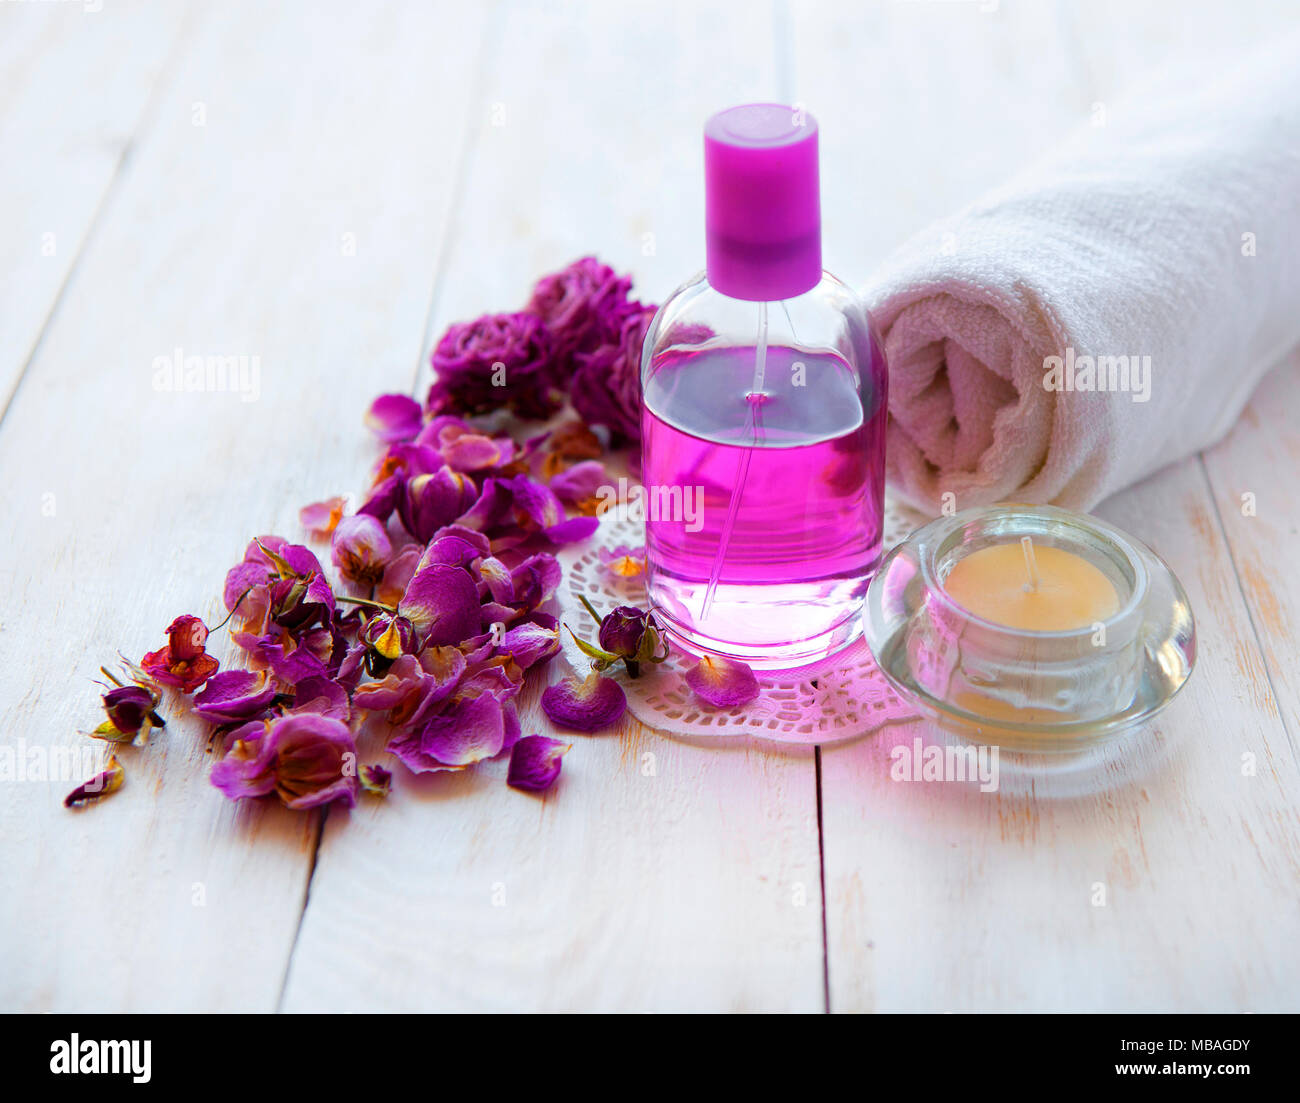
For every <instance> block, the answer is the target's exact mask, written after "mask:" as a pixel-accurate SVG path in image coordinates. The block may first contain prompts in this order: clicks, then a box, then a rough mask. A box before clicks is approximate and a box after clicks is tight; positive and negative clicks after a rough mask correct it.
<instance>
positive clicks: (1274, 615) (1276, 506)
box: [1203, 353, 1300, 753]
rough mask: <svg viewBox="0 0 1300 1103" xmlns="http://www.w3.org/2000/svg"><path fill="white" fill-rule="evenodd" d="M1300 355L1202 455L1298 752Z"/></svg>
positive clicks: (1278, 372) (1265, 385)
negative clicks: (1297, 484)
mask: <svg viewBox="0 0 1300 1103" xmlns="http://www.w3.org/2000/svg"><path fill="white" fill-rule="evenodd" d="M1297 425H1300V354H1295V353H1293V354H1292V355H1291V356H1290V357H1288V358H1287V361H1286V362H1285V363H1284V364H1283V365H1282V366H1281V367H1279V368H1278V369H1277V370H1275V371H1274V372H1273V373H1272V374H1271V375H1269V376H1267V377H1266V378H1265V380H1264V382H1263V383H1262V384H1261V385H1260V388H1259V391H1258V392H1257V393H1256V394H1255V396H1254V398H1252V399H1251V400H1250V403H1249V404H1248V405H1247V406H1246V409H1245V411H1244V412H1243V413H1242V416H1241V420H1240V421H1239V422H1238V423H1237V426H1236V427H1235V428H1234V429H1233V431H1232V432H1231V433H1230V434H1229V435H1228V437H1227V438H1226V439H1225V440H1223V441H1222V442H1221V443H1220V444H1219V445H1218V446H1217V447H1215V448H1211V449H1209V450H1208V451H1207V452H1206V453H1205V454H1204V457H1203V458H1204V462H1205V469H1206V472H1207V474H1208V476H1209V479H1210V485H1211V487H1212V489H1213V493H1214V501H1215V505H1216V506H1217V509H1218V517H1217V519H1218V520H1219V521H1220V522H1221V523H1222V525H1223V527H1224V531H1225V533H1226V535H1227V538H1228V547H1229V549H1230V551H1231V552H1232V559H1233V565H1234V567H1235V568H1236V572H1237V578H1238V581H1239V583H1240V586H1241V591H1242V596H1243V597H1244V599H1245V602H1246V607H1247V609H1249V611H1250V619H1251V625H1252V627H1253V629H1254V635H1255V639H1256V640H1257V641H1258V643H1259V646H1260V647H1261V649H1262V650H1263V653H1264V662H1265V665H1266V666H1267V668H1268V675H1269V684H1270V686H1271V687H1272V689H1273V691H1274V693H1276V695H1277V698H1278V706H1279V708H1280V709H1281V712H1282V718H1283V720H1284V722H1285V723H1286V726H1287V732H1288V734H1289V736H1290V739H1291V746H1292V748H1293V749H1296V750H1297V751H1298V753H1300V640H1297V637H1296V630H1295V626H1296V625H1297V624H1300V581H1298V580H1297V578H1296V572H1295V569H1294V565H1295V563H1296V561H1297V556H1298V555H1300V501H1298V500H1297V498H1296V473H1297V471H1298V470H1300V432H1297V429H1296V426H1297Z"/></svg>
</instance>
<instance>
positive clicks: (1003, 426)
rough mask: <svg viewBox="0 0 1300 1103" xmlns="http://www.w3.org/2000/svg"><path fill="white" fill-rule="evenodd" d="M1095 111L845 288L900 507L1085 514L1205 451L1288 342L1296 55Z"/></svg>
mask: <svg viewBox="0 0 1300 1103" xmlns="http://www.w3.org/2000/svg"><path fill="white" fill-rule="evenodd" d="M1166 87H1168V85H1167V86H1166ZM1108 114H1109V117H1108V118H1106V119H1105V121H1104V125H1099V126H1092V125H1089V126H1085V127H1084V128H1083V129H1082V131H1081V133H1079V134H1078V135H1076V136H1074V137H1073V138H1072V139H1071V140H1070V141H1068V142H1067V143H1066V144H1065V145H1064V146H1063V147H1061V148H1060V149H1058V150H1056V151H1055V152H1054V153H1052V154H1050V155H1049V156H1048V157H1047V158H1046V159H1045V160H1043V161H1041V162H1040V163H1038V164H1037V165H1035V166H1033V167H1032V168H1030V169H1029V170H1028V171H1027V172H1025V173H1024V174H1022V175H1021V176H1020V177H1018V178H1017V179H1015V180H1014V181H1012V182H1011V183H1010V184H1008V185H1006V186H1005V187H1002V188H1000V189H998V190H997V191H995V192H993V193H992V194H990V195H988V196H986V197H985V198H983V199H982V200H980V201H979V202H977V203H975V204H973V205H972V206H970V207H968V208H967V209H965V210H964V211H962V212H960V213H958V214H957V215H955V216H953V217H952V218H949V219H946V220H944V221H942V222H939V223H937V224H935V225H933V226H931V227H930V228H929V229H927V230H925V231H924V232H923V233H921V234H919V235H917V236H916V237H914V238H913V239H912V240H911V241H909V242H908V243H907V244H905V245H904V246H903V247H902V248H901V249H900V250H899V251H898V252H897V253H895V254H894V255H893V256H892V257H891V258H890V259H889V260H888V261H887V262H886V263H885V264H884V266H883V267H882V268H881V269H880V270H879V271H878V272H877V273H876V275H875V276H874V277H873V279H872V281H871V284H870V285H869V286H868V288H867V289H866V297H867V300H868V302H869V303H870V304H871V308H872V314H873V316H874V318H875V321H876V324H877V325H878V326H879V327H880V330H881V333H882V335H883V340H884V346H885V351H886V354H887V357H888V360H889V368H890V400H889V405H890V425H889V439H888V449H889V450H888V469H889V477H890V481H891V483H892V484H893V485H894V487H895V489H896V490H897V491H898V492H899V493H900V494H901V495H902V497H903V498H905V499H906V500H907V501H909V502H910V503H911V504H913V505H915V506H917V507H919V508H922V509H928V510H932V511H939V510H940V509H942V508H943V507H944V506H945V505H950V506H955V507H956V508H959V509H960V508H965V507H966V506H971V505H978V504H982V503H987V502H993V501H998V500H1006V499H1009V500H1019V501H1032V502H1051V503H1053V504H1056V505H1062V506H1066V507H1069V508H1074V509H1087V508H1089V507H1090V506H1092V505H1093V504H1094V503H1096V502H1097V501H1099V500H1101V499H1102V498H1104V497H1106V496H1107V495H1108V494H1111V493H1113V492H1114V491H1116V490H1119V489H1121V488H1122V487H1125V486H1127V485H1129V484H1130V483H1133V482H1136V481H1137V480H1139V479H1141V478H1143V477H1144V476H1146V475H1148V474H1150V473H1151V472H1153V471H1155V470H1157V469H1158V468H1160V467H1162V466H1164V465H1165V464H1166V463H1169V462H1171V461H1172V460H1175V459H1179V458H1181V457H1183V456H1186V455H1189V454H1191V453H1193V452H1195V451H1197V450H1199V449H1201V448H1204V447H1206V446H1207V445H1210V444H1212V443H1213V442H1214V441H1215V440H1217V439H1218V438H1219V437H1221V436H1222V435H1223V434H1224V433H1225V432H1227V430H1228V428H1229V427H1230V426H1231V425H1232V423H1233V421H1234V420H1235V419H1236V418H1237V416H1238V415H1239V414H1240V413H1241V409H1242V407H1243V406H1244V405H1245V403H1246V401H1247V399H1248V398H1249V397H1250V394H1251V392H1252V391H1253V390H1254V388H1255V385H1256V384H1257V383H1258V382H1259V380H1260V378H1261V377H1262V376H1263V374H1264V373H1265V372H1266V371H1267V369H1268V368H1269V367H1271V366H1272V365H1273V364H1275V363H1276V362H1277V360H1278V359H1279V358H1280V357H1281V356H1282V355H1284V354H1285V353H1286V352H1287V351H1288V350H1289V349H1291V348H1293V347H1294V346H1295V345H1296V344H1298V343H1300V37H1293V38H1290V39H1287V40H1283V41H1281V42H1279V43H1277V44H1275V45H1273V46H1271V47H1269V48H1267V49H1265V50H1264V51H1262V52H1260V53H1259V54H1257V55H1254V56H1252V57H1250V58H1249V59H1248V60H1247V61H1246V62H1245V63H1244V64H1243V65H1241V66H1240V67H1239V68H1237V69H1234V70H1233V71H1231V72H1229V73H1227V74H1224V75H1222V76H1220V77H1218V78H1215V77H1214V76H1213V75H1212V74H1200V75H1197V76H1195V77H1194V79H1193V78H1188V79H1185V80H1184V81H1183V82H1181V84H1180V83H1179V82H1177V81H1174V82H1173V91H1168V90H1167V91H1165V92H1164V93H1161V94H1148V95H1147V96H1146V98H1144V99H1135V100H1130V101H1129V102H1128V103H1127V104H1126V105H1122V106H1121V105H1116V107H1115V108H1114V109H1112V110H1111V111H1110V112H1109V113H1108ZM1051 358H1057V359H1051ZM1099 369H1100V370H1099ZM1089 385H1091V386H1092V387H1093V388H1094V389H1092V390H1088V389H1085V388H1087V387H1088V386H1089ZM1049 386H1059V387H1061V388H1063V389H1049ZM1112 386H1115V387H1123V386H1126V387H1127V389H1109V388H1111V387H1112ZM1070 387H1072V388H1073V389H1064V388H1070ZM1101 387H1106V388H1108V389H1100V388H1101ZM946 493H951V495H952V496H953V497H952V498H950V499H945V497H944V495H945V494H946Z"/></svg>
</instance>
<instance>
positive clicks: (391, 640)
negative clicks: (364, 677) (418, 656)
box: [357, 613, 419, 674]
mask: <svg viewBox="0 0 1300 1103" xmlns="http://www.w3.org/2000/svg"><path fill="white" fill-rule="evenodd" d="M357 639H358V640H359V641H360V642H361V643H363V644H365V645H366V648H367V649H368V653H367V656H366V660H367V669H368V670H369V671H370V673H371V674H377V673H379V672H380V670H386V669H387V667H388V664H389V663H391V662H392V661H393V660H394V659H396V658H397V657H398V656H399V655H414V654H415V652H416V651H417V650H419V647H418V642H419V641H418V640H417V639H416V637H415V626H414V625H413V624H412V623H411V622H410V621H409V620H408V619H407V618H406V617H403V616H396V615H394V614H391V613H376V614H375V615H374V616H373V617H371V618H370V619H369V620H368V621H367V622H366V626H365V627H364V628H362V629H361V632H360V633H359V634H358V636H357Z"/></svg>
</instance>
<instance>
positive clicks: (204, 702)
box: [194, 670, 276, 724]
mask: <svg viewBox="0 0 1300 1103" xmlns="http://www.w3.org/2000/svg"><path fill="white" fill-rule="evenodd" d="M275 695H276V688H275V686H274V684H272V682H271V680H270V679H269V678H268V677H267V675H266V671H264V670H263V671H252V670H226V671H223V672H222V673H220V674H214V675H213V676H212V677H211V678H210V679H208V684H207V685H206V686H204V687H203V690H202V692H201V693H197V694H195V695H194V711H195V713H196V714H197V715H199V716H201V717H203V719H204V720H207V721H208V722H209V723H213V724H243V723H247V722H248V721H249V720H253V719H255V718H257V717H259V716H261V715H262V713H264V712H265V711H266V710H267V709H268V708H270V707H271V702H272V701H274V700H275Z"/></svg>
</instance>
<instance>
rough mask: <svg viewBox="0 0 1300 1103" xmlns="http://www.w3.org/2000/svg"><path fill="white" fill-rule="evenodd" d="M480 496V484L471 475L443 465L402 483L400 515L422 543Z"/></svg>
mask: <svg viewBox="0 0 1300 1103" xmlns="http://www.w3.org/2000/svg"><path fill="white" fill-rule="evenodd" d="M477 499H478V487H477V486H475V485H474V480H473V479H471V478H470V477H469V476H468V475H462V474H461V473H460V472H459V471H453V470H452V469H451V468H450V467H446V466H443V467H441V468H439V469H438V470H437V471H436V472H434V473H433V474H432V475H416V476H414V477H413V478H410V479H407V480H406V482H405V483H403V484H402V489H401V493H400V494H399V495H398V497H397V516H398V517H399V518H401V521H402V525H403V527H404V528H405V529H406V531H407V532H409V533H410V534H411V535H412V536H414V537H415V539H416V540H418V541H419V542H420V543H421V544H427V543H428V542H429V541H430V540H431V539H432V538H433V534H434V533H436V532H437V531H438V530H439V529H440V528H442V527H443V526H445V525H449V524H451V523H452V522H453V521H454V520H456V518H457V517H459V516H460V515H461V514H462V513H464V512H465V511H466V510H467V509H469V507H470V506H472V505H473V504H474V502H475V501H476V500H477Z"/></svg>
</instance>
